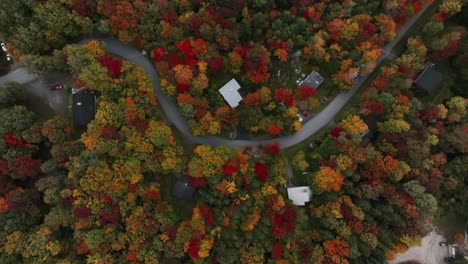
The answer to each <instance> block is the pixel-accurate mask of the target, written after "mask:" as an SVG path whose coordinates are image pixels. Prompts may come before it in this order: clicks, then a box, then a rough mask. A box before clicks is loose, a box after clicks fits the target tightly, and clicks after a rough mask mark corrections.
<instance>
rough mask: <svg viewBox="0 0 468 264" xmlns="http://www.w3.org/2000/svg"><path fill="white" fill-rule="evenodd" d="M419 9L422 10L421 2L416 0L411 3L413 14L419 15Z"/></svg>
mask: <svg viewBox="0 0 468 264" xmlns="http://www.w3.org/2000/svg"><path fill="white" fill-rule="evenodd" d="M421 8H422V5H421V2H419V1H418V0H416V1H414V2H413V12H414V14H417V13H419V11H421Z"/></svg>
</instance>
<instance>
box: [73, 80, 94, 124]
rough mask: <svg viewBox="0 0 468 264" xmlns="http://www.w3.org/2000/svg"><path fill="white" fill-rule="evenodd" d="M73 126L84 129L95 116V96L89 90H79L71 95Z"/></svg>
mask: <svg viewBox="0 0 468 264" xmlns="http://www.w3.org/2000/svg"><path fill="white" fill-rule="evenodd" d="M72 97H73V99H72V101H73V105H72V112H73V124H74V125H75V126H76V127H85V126H86V125H87V124H88V123H89V122H91V121H92V120H93V119H94V116H95V115H96V95H95V94H94V93H93V92H92V91H89V90H86V89H81V90H78V91H77V92H74V93H73V95H72Z"/></svg>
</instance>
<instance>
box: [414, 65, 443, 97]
mask: <svg viewBox="0 0 468 264" xmlns="http://www.w3.org/2000/svg"><path fill="white" fill-rule="evenodd" d="M442 80H443V76H442V73H440V72H439V71H438V70H436V69H435V67H434V64H432V63H428V64H427V66H426V68H424V70H423V72H422V73H421V74H420V75H419V76H418V78H417V79H416V80H415V81H414V84H415V85H416V87H418V88H420V89H422V90H424V91H426V92H427V93H428V94H430V95H434V94H435V92H436V91H437V89H438V88H439V87H440V86H441V85H442Z"/></svg>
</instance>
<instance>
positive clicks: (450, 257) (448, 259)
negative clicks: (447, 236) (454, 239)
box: [439, 241, 457, 262]
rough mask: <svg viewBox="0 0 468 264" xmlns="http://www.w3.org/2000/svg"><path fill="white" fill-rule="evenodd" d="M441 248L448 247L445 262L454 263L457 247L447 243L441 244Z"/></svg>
mask: <svg viewBox="0 0 468 264" xmlns="http://www.w3.org/2000/svg"><path fill="white" fill-rule="evenodd" d="M439 246H441V247H447V251H448V252H447V256H446V257H444V261H445V262H451V261H453V260H454V259H455V258H456V256H457V247H456V245H452V244H449V243H448V242H447V241H441V242H439Z"/></svg>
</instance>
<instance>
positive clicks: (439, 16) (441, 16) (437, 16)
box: [432, 12, 447, 22]
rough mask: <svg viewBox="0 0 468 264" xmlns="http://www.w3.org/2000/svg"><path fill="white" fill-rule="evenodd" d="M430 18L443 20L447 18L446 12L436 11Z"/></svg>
mask: <svg viewBox="0 0 468 264" xmlns="http://www.w3.org/2000/svg"><path fill="white" fill-rule="evenodd" d="M432 18H433V19H434V20H436V21H438V22H444V21H445V19H447V14H446V13H443V12H437V13H435V14H434V15H433V16H432Z"/></svg>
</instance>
